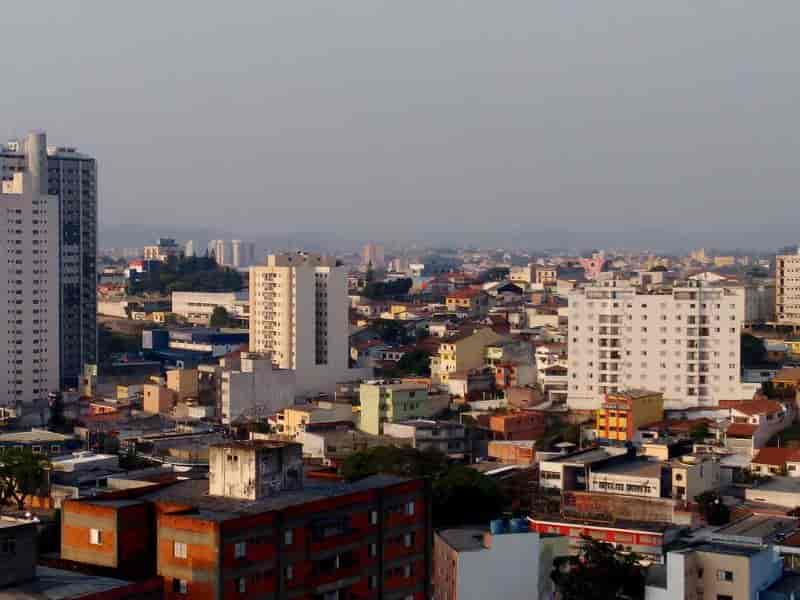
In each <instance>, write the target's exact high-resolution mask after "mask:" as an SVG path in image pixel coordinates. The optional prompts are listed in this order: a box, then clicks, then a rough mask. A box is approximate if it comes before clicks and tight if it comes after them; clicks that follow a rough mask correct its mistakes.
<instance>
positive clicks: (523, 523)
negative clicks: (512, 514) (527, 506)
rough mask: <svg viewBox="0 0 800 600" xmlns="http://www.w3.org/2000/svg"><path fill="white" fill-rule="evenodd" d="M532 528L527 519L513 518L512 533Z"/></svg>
mask: <svg viewBox="0 0 800 600" xmlns="http://www.w3.org/2000/svg"><path fill="white" fill-rule="evenodd" d="M530 529H531V528H530V526H529V525H528V521H527V520H526V519H511V533H528V532H529V531H530Z"/></svg>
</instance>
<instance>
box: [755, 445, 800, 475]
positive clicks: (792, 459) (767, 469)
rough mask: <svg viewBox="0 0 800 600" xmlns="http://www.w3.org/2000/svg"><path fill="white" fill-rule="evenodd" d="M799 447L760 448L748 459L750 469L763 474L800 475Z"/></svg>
mask: <svg viewBox="0 0 800 600" xmlns="http://www.w3.org/2000/svg"><path fill="white" fill-rule="evenodd" d="M798 464H800V449H798V448H785V447H784V448H776V447H768V448H761V449H760V450H759V451H758V452H756V455H755V456H754V457H753V459H752V460H751V461H750V470H751V471H752V472H753V473H756V474H758V475H764V476H771V475H789V476H792V477H800V470H798Z"/></svg>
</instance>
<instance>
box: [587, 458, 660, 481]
mask: <svg viewBox="0 0 800 600" xmlns="http://www.w3.org/2000/svg"><path fill="white" fill-rule="evenodd" d="M661 467H662V463H661V462H660V461H657V460H648V459H642V458H635V459H633V460H626V461H622V462H618V463H614V464H609V465H603V466H600V467H594V468H592V473H598V474H603V475H631V476H634V477H655V478H659V477H661Z"/></svg>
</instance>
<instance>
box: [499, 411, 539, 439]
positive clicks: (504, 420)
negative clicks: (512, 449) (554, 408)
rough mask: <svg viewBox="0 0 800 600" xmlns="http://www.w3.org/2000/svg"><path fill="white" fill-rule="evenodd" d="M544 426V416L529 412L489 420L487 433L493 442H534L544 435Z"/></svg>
mask: <svg viewBox="0 0 800 600" xmlns="http://www.w3.org/2000/svg"><path fill="white" fill-rule="evenodd" d="M546 425H547V423H546V418H545V414H544V413H543V412H539V411H531V410H526V411H520V412H514V413H510V414H507V415H492V416H491V417H490V418H489V431H490V433H491V436H492V439H495V440H508V441H513V440H535V439H538V438H540V437H542V436H543V435H544V432H545V428H546Z"/></svg>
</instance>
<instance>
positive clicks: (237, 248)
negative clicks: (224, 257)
mask: <svg viewBox="0 0 800 600" xmlns="http://www.w3.org/2000/svg"><path fill="white" fill-rule="evenodd" d="M242 258H243V257H242V240H231V266H232V267H233V268H234V269H238V268H239V267H241V266H243V264H244V261H243V260H242Z"/></svg>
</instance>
